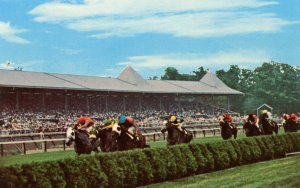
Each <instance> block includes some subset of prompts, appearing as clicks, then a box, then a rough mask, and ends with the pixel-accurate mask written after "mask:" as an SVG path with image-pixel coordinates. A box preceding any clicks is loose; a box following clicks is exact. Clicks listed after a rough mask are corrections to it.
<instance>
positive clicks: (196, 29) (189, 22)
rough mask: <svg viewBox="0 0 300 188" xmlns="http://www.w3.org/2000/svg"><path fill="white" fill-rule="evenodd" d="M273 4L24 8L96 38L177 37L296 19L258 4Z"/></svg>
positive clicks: (248, 0) (112, 3)
mask: <svg viewBox="0 0 300 188" xmlns="http://www.w3.org/2000/svg"><path fill="white" fill-rule="evenodd" d="M275 4H278V3H277V2H276V1H263V0H240V1H232V0H218V1H211V0H202V1H199V0H189V1H184V0H172V1H170V0H127V1H124V0H109V1H108V0H86V1H84V2H83V3H62V2H57V1H55V2H51V3H45V4H41V5H39V6H37V7H35V8H34V9H33V10H31V11H30V12H29V13H30V14H31V15H33V16H35V18H34V19H35V21H38V22H48V23H59V24H63V25H64V26H66V27H67V28H69V29H73V30H76V31H81V32H93V33H92V34H91V36H93V37H96V38H100V39H102V38H108V37H113V36H134V35H137V34H141V33H165V34H171V35H173V36H180V37H182V36H183V37H195V38H200V37H216V36H217V37H218V36H226V35H234V34H244V33H253V32H278V31H280V29H281V28H282V27H283V26H285V25H289V24H295V23H299V22H297V21H288V20H284V19H282V18H280V17H278V16H277V15H276V14H274V13H263V12H260V11H259V9H258V8H259V7H263V6H270V5H275Z"/></svg>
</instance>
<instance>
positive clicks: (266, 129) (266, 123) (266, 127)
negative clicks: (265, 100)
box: [258, 114, 279, 135]
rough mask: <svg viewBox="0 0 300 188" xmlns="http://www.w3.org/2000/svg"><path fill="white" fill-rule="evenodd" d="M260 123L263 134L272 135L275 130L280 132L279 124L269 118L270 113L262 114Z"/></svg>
mask: <svg viewBox="0 0 300 188" xmlns="http://www.w3.org/2000/svg"><path fill="white" fill-rule="evenodd" d="M258 124H259V125H260V126H261V127H262V134H264V135H272V134H273V132H274V133H275V134H278V129H279V127H278V125H277V123H276V122H275V121H273V120H270V119H268V115H265V114H263V115H261V116H260V117H259V122H258Z"/></svg>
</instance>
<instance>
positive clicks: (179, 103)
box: [177, 94, 181, 112]
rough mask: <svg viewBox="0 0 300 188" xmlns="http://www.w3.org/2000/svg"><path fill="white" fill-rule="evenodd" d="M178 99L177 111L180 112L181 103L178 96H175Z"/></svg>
mask: <svg viewBox="0 0 300 188" xmlns="http://www.w3.org/2000/svg"><path fill="white" fill-rule="evenodd" d="M177 99H178V111H179V112H181V102H180V96H179V95H178V94H177Z"/></svg>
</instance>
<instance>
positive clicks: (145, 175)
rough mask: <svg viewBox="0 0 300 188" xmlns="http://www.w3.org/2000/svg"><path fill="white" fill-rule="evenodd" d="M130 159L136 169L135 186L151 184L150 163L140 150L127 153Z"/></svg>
mask: <svg viewBox="0 0 300 188" xmlns="http://www.w3.org/2000/svg"><path fill="white" fill-rule="evenodd" d="M129 154H130V156H129V157H130V159H131V160H132V162H133V164H135V165H136V168H137V184H136V185H137V186H141V185H147V184H149V183H151V182H153V173H152V168H151V164H150V161H149V160H148V158H147V156H146V155H145V153H144V152H143V151H142V150H133V151H130V152H129Z"/></svg>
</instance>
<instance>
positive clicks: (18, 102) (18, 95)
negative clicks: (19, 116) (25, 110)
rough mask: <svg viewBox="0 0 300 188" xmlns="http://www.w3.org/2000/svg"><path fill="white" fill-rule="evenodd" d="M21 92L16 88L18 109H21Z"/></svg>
mask: <svg viewBox="0 0 300 188" xmlns="http://www.w3.org/2000/svg"><path fill="white" fill-rule="evenodd" d="M19 98H20V93H19V90H18V89H16V109H17V110H19V106H20V99H19Z"/></svg>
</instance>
